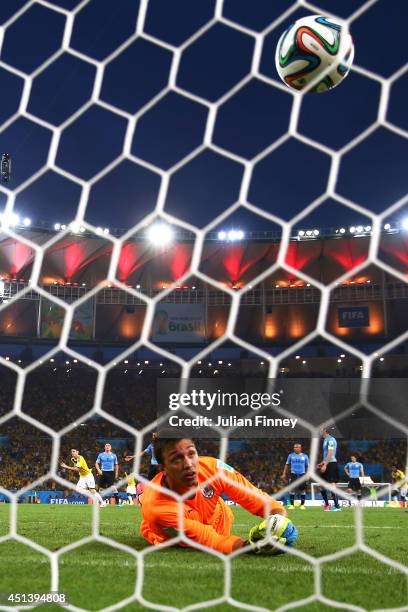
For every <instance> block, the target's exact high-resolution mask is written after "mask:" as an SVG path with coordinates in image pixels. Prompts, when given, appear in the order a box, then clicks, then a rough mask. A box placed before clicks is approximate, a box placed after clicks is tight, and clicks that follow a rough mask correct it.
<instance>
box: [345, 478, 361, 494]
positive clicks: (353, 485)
mask: <svg viewBox="0 0 408 612" xmlns="http://www.w3.org/2000/svg"><path fill="white" fill-rule="evenodd" d="M348 488H349V489H351V490H352V491H361V482H360V479H359V478H350V480H349V482H348Z"/></svg>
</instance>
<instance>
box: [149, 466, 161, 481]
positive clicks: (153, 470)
mask: <svg viewBox="0 0 408 612" xmlns="http://www.w3.org/2000/svg"><path fill="white" fill-rule="evenodd" d="M159 472H160V465H154V464H152V463H151V464H150V467H149V472H148V474H147V479H148V480H152V479H153V478H154V477H155V476H156V474H158V473H159Z"/></svg>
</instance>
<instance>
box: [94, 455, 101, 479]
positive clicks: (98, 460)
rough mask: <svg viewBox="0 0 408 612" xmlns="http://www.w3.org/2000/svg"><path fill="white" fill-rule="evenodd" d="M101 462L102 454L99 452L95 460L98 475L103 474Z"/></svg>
mask: <svg viewBox="0 0 408 612" xmlns="http://www.w3.org/2000/svg"><path fill="white" fill-rule="evenodd" d="M100 464H101V455H100V454H99V455H98V457H97V459H96V461H95V469H96V471H97V473H98V476H102V470H101V468H100Z"/></svg>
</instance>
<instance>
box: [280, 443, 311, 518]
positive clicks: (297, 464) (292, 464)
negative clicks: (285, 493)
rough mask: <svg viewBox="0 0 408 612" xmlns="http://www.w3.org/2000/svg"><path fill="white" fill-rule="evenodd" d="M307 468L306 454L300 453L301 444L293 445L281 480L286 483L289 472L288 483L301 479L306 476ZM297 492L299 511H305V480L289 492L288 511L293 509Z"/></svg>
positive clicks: (307, 458)
mask: <svg viewBox="0 0 408 612" xmlns="http://www.w3.org/2000/svg"><path fill="white" fill-rule="evenodd" d="M308 468H309V457H308V456H307V455H306V453H304V452H302V445H301V444H294V445H293V452H292V453H289V455H288V458H287V460H286V463H285V467H284V468H283V473H282V480H284V481H285V482H286V481H287V480H288V473H289V472H290V475H289V482H290V483H292V482H295V481H296V480H299V478H301V477H302V476H304V475H305V474H306V472H307V470H308ZM297 491H298V492H300V509H301V510H306V506H305V500H306V481H305V480H304V481H302V482H301V483H300V484H298V486H297V487H295V488H294V489H293V490H292V491H291V492H290V502H289V504H288V510H293V509H294V508H295V497H296V492H297Z"/></svg>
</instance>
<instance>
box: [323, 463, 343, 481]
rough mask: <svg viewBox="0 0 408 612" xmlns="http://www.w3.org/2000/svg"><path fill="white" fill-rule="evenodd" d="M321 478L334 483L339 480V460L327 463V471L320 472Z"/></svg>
mask: <svg viewBox="0 0 408 612" xmlns="http://www.w3.org/2000/svg"><path fill="white" fill-rule="evenodd" d="M319 475H320V478H322V479H323V480H325V481H326V482H330V483H332V484H333V483H334V482H338V480H339V466H338V465H337V461H332V462H331V463H328V464H327V467H326V471H325V472H320V474H319Z"/></svg>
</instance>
